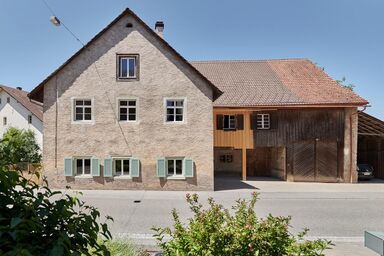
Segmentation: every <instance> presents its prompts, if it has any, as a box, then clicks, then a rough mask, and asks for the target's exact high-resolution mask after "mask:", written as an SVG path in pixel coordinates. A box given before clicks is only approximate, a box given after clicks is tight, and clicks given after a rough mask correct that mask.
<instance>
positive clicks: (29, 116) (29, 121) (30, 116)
mask: <svg viewBox="0 0 384 256" xmlns="http://www.w3.org/2000/svg"><path fill="white" fill-rule="evenodd" d="M28 123H29V124H31V123H32V115H28Z"/></svg>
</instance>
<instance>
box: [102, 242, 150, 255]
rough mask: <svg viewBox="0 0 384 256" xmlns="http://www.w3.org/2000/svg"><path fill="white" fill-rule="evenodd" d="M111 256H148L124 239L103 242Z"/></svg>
mask: <svg viewBox="0 0 384 256" xmlns="http://www.w3.org/2000/svg"><path fill="white" fill-rule="evenodd" d="M105 245H106V246H107V248H108V250H109V251H110V253H111V255H113V256H149V254H148V253H146V252H144V251H142V250H140V249H139V248H137V247H135V246H134V245H132V243H130V242H129V241H127V240H126V239H113V240H110V241H107V242H106V243H105Z"/></svg>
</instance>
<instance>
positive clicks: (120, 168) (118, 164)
mask: <svg viewBox="0 0 384 256" xmlns="http://www.w3.org/2000/svg"><path fill="white" fill-rule="evenodd" d="M129 161H130V159H129V158H113V173H114V176H129V175H130V169H129V164H130V163H129Z"/></svg>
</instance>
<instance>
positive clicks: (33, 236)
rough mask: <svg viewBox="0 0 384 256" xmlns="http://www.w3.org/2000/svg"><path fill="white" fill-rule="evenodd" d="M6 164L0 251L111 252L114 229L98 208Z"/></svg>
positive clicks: (1, 178) (0, 188)
mask: <svg viewBox="0 0 384 256" xmlns="http://www.w3.org/2000/svg"><path fill="white" fill-rule="evenodd" d="M7 168H8V167H4V166H0V255H55V256H56V255H110V253H109V251H108V249H107V247H106V245H105V244H104V241H107V240H108V239H111V233H110V232H109V230H108V225H107V224H106V223H100V224H99V223H98V220H99V219H100V213H99V211H98V210H97V209H96V208H94V207H92V206H87V205H85V204H84V202H82V201H81V200H80V199H79V198H78V197H77V196H69V195H65V194H63V193H62V192H59V191H55V192H53V191H51V190H50V189H49V188H48V185H47V183H46V181H45V183H44V184H45V185H44V186H43V187H39V186H38V185H37V184H35V183H33V182H32V183H31V182H29V181H28V180H27V179H25V178H24V177H22V176H21V175H20V173H19V172H17V171H14V170H8V169H7ZM107 220H111V218H110V217H108V216H107ZM99 237H101V238H102V242H101V243H100V241H98V238H99ZM89 249H91V250H89Z"/></svg>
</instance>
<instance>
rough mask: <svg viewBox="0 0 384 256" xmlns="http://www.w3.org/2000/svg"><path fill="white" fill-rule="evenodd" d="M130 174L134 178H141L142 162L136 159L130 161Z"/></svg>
mask: <svg viewBox="0 0 384 256" xmlns="http://www.w3.org/2000/svg"><path fill="white" fill-rule="evenodd" d="M129 172H130V175H131V177H132V178H135V177H140V161H139V159H136V158H131V159H129Z"/></svg>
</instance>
